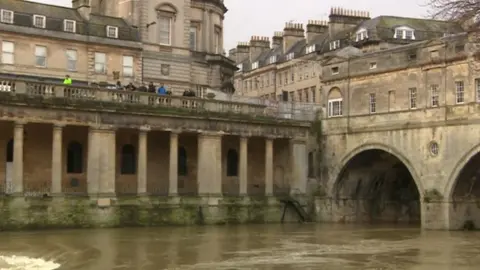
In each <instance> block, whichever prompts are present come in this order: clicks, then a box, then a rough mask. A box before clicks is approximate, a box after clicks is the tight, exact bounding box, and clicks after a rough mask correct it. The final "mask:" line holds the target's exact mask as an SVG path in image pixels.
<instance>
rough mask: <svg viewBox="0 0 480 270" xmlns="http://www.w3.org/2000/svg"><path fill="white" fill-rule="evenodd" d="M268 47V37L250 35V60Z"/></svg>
mask: <svg viewBox="0 0 480 270" xmlns="http://www.w3.org/2000/svg"><path fill="white" fill-rule="evenodd" d="M269 49H270V39H269V38H268V37H260V36H252V37H251V38H250V62H253V61H254V60H255V59H256V58H257V57H258V56H260V54H262V53H263V52H264V51H266V50H269Z"/></svg>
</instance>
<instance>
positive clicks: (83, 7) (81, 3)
mask: <svg viewBox="0 0 480 270" xmlns="http://www.w3.org/2000/svg"><path fill="white" fill-rule="evenodd" d="M72 8H74V9H76V10H78V13H80V15H81V16H82V17H83V18H85V19H86V20H89V19H90V13H92V7H91V6H90V0H72Z"/></svg>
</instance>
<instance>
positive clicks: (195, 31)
mask: <svg viewBox="0 0 480 270" xmlns="http://www.w3.org/2000/svg"><path fill="white" fill-rule="evenodd" d="M192 30H193V31H192ZM188 34H189V36H188V41H189V47H190V50H192V51H197V50H198V27H197V26H195V25H191V26H190V31H189V33H188ZM192 34H193V37H192ZM192 38H193V39H192ZM192 41H193V44H192ZM192 45H193V46H192Z"/></svg>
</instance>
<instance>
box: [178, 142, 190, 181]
mask: <svg viewBox="0 0 480 270" xmlns="http://www.w3.org/2000/svg"><path fill="white" fill-rule="evenodd" d="M187 173H188V167H187V151H186V150H185V148H183V147H182V146H180V147H178V175H179V176H186V175H187Z"/></svg>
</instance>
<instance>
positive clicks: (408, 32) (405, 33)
mask: <svg viewBox="0 0 480 270" xmlns="http://www.w3.org/2000/svg"><path fill="white" fill-rule="evenodd" d="M393 38H398V39H415V30H414V29H412V28H410V27H406V26H402V27H397V28H396V29H395V34H394V35H393Z"/></svg>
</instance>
